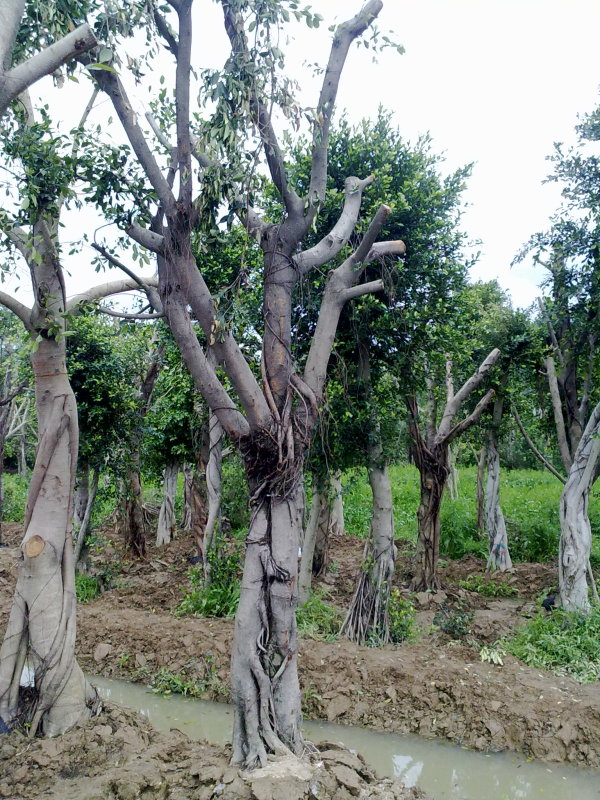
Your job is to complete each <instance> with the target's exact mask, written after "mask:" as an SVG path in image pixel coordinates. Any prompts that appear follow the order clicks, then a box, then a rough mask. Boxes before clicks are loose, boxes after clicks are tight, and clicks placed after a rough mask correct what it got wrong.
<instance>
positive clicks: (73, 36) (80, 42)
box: [0, 0, 98, 116]
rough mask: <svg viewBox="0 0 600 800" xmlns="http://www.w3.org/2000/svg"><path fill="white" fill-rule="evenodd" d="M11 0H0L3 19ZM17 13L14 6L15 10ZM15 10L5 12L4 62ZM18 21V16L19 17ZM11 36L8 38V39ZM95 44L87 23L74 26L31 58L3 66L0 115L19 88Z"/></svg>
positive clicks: (9, 47)
mask: <svg viewBox="0 0 600 800" xmlns="http://www.w3.org/2000/svg"><path fill="white" fill-rule="evenodd" d="M10 5H12V4H10V3H7V2H6V0H2V4H1V5H0V11H1V12H2V14H1V17H2V20H3V23H4V13H5V12H6V8H7V6H10ZM17 13H18V10H17ZM15 16H16V15H15V14H14V13H13V14H9V16H8V18H7V19H8V28H7V30H6V34H7V35H6V36H1V37H0V57H2V61H3V62H4V64H5V68H6V62H7V61H8V60H9V59H10V55H9V51H10V53H12V48H13V46H14V41H15V37H16V33H17V30H18V25H17V26H16V28H15V25H14V23H15V21H16V19H15ZM19 22H20V18H19ZM11 39H12V41H11ZM97 44H98V42H97V40H96V37H95V36H94V34H93V32H92V29H91V28H90V26H89V25H88V24H87V23H84V24H83V25H80V26H79V27H78V28H75V30H74V31H71V33H68V34H67V35H66V36H63V38H62V39H59V41H58V42H55V43H54V44H51V45H49V46H48V47H46V48H45V49H44V50H41V51H40V52H39V53H36V54H35V55H34V56H31V58H29V59H27V61H24V62H23V63H21V64H17V65H16V66H15V67H13V68H12V69H11V70H9V71H8V72H5V71H4V70H3V71H2V72H1V73H0V116H2V114H4V112H5V111H6V109H7V108H8V106H9V104H10V102H11V101H12V100H14V99H15V98H16V97H18V96H19V95H20V94H21V92H23V91H24V90H25V89H27V88H28V87H29V86H31V85H32V84H33V83H35V82H36V81H37V80H39V79H40V78H42V77H43V76H44V75H50V73H52V72H54V70H56V69H58V67H60V66H62V65H63V64H65V63H66V62H67V61H70V60H71V59H72V58H75V57H76V56H79V55H81V54H82V53H86V52H87V51H88V50H91V49H92V48H93V47H95V46H96V45H97Z"/></svg>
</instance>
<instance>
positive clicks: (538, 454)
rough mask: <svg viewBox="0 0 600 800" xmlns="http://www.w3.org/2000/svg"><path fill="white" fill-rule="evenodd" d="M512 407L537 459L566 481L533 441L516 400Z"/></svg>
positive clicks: (555, 475)
mask: <svg viewBox="0 0 600 800" xmlns="http://www.w3.org/2000/svg"><path fill="white" fill-rule="evenodd" d="M511 408H512V412H513V415H514V418H515V422H516V423H517V427H518V429H519V430H520V431H521V434H522V436H523V438H524V439H525V441H526V442H527V445H528V446H529V449H530V450H531V452H532V453H533V455H534V456H535V457H536V458H537V460H538V461H539V462H540V463H541V464H543V465H544V466H545V467H546V469H547V470H548V472H551V473H552V475H554V477H555V478H558V480H559V481H560V482H561V483H566V482H567V479H566V478H565V477H563V476H562V475H561V474H560V472H558V470H556V469H554V467H553V466H552V464H551V463H550V462H549V461H548V459H547V458H546V456H545V455H544V454H543V453H542V452H540V450H538V449H537V447H536V446H535V444H534V443H533V440H532V438H531V436H530V435H529V434H528V433H527V431H526V430H525V426H524V425H523V422H522V421H521V417H520V415H519V412H518V411H517V407H516V405H515V404H514V402H511Z"/></svg>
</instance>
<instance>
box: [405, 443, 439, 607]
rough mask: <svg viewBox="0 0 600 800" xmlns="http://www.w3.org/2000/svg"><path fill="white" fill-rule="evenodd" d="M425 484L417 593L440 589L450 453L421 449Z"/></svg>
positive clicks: (413, 586)
mask: <svg viewBox="0 0 600 800" xmlns="http://www.w3.org/2000/svg"><path fill="white" fill-rule="evenodd" d="M415 456H416V457H415V461H416V463H417V466H418V468H419V477H420V483H421V501H420V503H419V509H418V511H417V523H418V538H417V549H416V552H415V566H416V569H415V575H414V578H413V579H412V582H411V585H410V588H411V591H413V592H424V591H427V590H428V589H440V588H441V582H440V580H439V578H438V576H437V562H438V559H439V555H440V513H441V510H442V498H443V496H444V488H445V485H446V478H447V476H448V466H447V460H448V455H447V449H446V448H445V447H444V446H443V445H442V446H440V447H435V446H434V447H432V448H431V449H428V448H421V450H420V452H419V453H416V454H415Z"/></svg>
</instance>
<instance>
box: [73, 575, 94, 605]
mask: <svg viewBox="0 0 600 800" xmlns="http://www.w3.org/2000/svg"><path fill="white" fill-rule="evenodd" d="M75 593H76V595H77V602H78V603H89V602H90V600H93V599H94V598H95V597H98V595H99V594H100V578H99V577H98V576H97V575H86V574H85V573H82V572H78V573H77V575H75Z"/></svg>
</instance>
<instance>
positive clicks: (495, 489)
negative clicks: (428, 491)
mask: <svg viewBox="0 0 600 800" xmlns="http://www.w3.org/2000/svg"><path fill="white" fill-rule="evenodd" d="M487 469H488V474H487V485H486V493H485V526H486V530H487V535H488V544H489V556H488V561H487V569H488V570H493V569H499V570H501V571H503V572H504V571H505V570H507V569H511V568H512V560H511V557H510V552H509V550H508V535H507V533H506V523H505V522H504V514H503V513H502V508H501V507H500V455H499V453H498V448H497V445H496V436H495V434H494V432H493V431H490V439H489V443H488V451H487Z"/></svg>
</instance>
